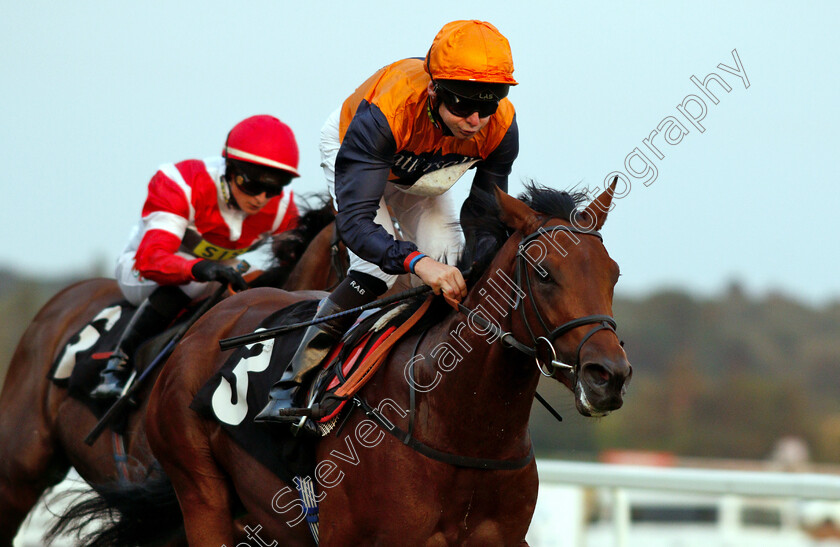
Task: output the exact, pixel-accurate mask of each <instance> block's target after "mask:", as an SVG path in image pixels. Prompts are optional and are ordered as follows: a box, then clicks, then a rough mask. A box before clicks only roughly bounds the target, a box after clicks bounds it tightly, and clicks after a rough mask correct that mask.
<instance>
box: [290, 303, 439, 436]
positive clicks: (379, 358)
mask: <svg viewBox="0 0 840 547" xmlns="http://www.w3.org/2000/svg"><path fill="white" fill-rule="evenodd" d="M431 301H432V299H431V297H429V298H427V299H426V300H425V301H424V302H423V303H422V304H421V305H420V307H419V308H417V309H415V310H411V309H410V307H408V305H401V306H396V307H393V308H385V309H380V310H376V311H375V312H374V313H372V314H371V315H370V316H369V317H365V316H363V317H362V318H360V319H359V321H357V323H356V325H354V326H353V328H351V329H350V331H348V333H347V334H346V335H345V336H344V338H343V339H342V340H341V342H339V343H338V344H337V345H336V346H335V347H334V348H333V350H332V351H331V352H330V353H329V354H328V355H327V357H326V358H325V359H324V361H323V362H322V364H321V371H320V372H319V373H318V374H316V375H314V378H313V380H312V381H311V384H310V386H309V391H308V394H307V399H306V400H307V401H308V405H307V407H308V408H309V410H310V413H309V416H310V417H311V418H313V419H315V420H316V421H317V422H318V423H319V424H329V423H331V422H332V425H331V426H324V427H321V428H320V429H321V433H322V435H323V434H326V433H327V432H329V430H330V429H332V427H334V423H335V418H337V416H338V414H339V413H340V412H341V410H342V409H343V408H344V405H345V404H346V403H347V401H348V400H349V399H350V398H351V397H352V396H353V395H355V394H356V392H357V391H359V389H361V388H362V387H363V386H364V385H365V384H366V383H367V382H368V380H370V378H372V377H373V375H374V373H375V372H376V371H377V370H378V369H379V366H380V365H381V364H382V363H383V362H384V361H385V357H387V356H388V353H389V352H390V350H391V348H392V347H393V346H394V344H396V343H397V341H399V340H400V338H402V337H403V335H405V333H407V332H408V331H409V330H411V328H412V327H413V326H414V325H416V324H417V322H418V321H419V320H420V319H421V318H422V317H423V315H424V314H425V313H426V311H427V310H428V309H429V305H430V304H431Z"/></svg>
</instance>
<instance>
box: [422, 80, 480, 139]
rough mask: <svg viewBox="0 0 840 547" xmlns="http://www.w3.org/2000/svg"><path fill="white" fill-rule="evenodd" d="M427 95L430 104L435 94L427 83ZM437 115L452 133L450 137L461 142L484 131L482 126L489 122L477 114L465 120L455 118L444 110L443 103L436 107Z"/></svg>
mask: <svg viewBox="0 0 840 547" xmlns="http://www.w3.org/2000/svg"><path fill="white" fill-rule="evenodd" d="M429 95H430V96H431V97H432V102H434V100H435V96H436V94H435V92H434V88H433V85H432V83H431V82H430V83H429ZM438 114H440V118H441V119H442V120H443V123H445V124H446V127H448V128H449V130H450V131H452V135H453V136H454V137H455V138H456V139H458V140H462V141H465V140H467V139H471V138H473V137H475V135H476V133H478V132H479V131H481V130H482V129H484V126H485V125H487V122H489V121H490V116H487V117H485V118H481V117H479V115H478V112H473V113H472V114H470V115H469V116H467V117H466V118H462V117H460V116H456V115H455V114H453V113H452V112H450V111H449V109H447V108H446V105H445V104H443V101H441V102H440V105H439V106H438Z"/></svg>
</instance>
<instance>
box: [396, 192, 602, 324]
mask: <svg viewBox="0 0 840 547" xmlns="http://www.w3.org/2000/svg"><path fill="white" fill-rule="evenodd" d="M470 199H471V200H474V201H473V206H474V207H475V208H476V210H479V211H481V213H482V214H480V215H476V216H475V217H473V218H471V219H465V220H464V223H463V228H464V233H465V234H466V235H467V242H466V246H465V247H464V251H463V252H462V253H461V257H460V259H459V260H458V268H459V269H460V270H461V271H462V272H466V279H465V281H466V282H467V287H468V288H469V287H472V286H473V285H475V283H476V282H477V281H478V280H479V279H480V278H481V276H482V275H483V274H484V272H485V270H487V268H488V267H489V266H490V262H492V260H493V258H494V257H495V256H496V253H498V252H499V249H501V248H502V245H504V244H505V242H506V241H507V240H508V238H509V237H510V236H511V234H512V232H513V231H512V230H511V229H510V228H509V227H508V226H507V225H505V223H504V222H502V219H501V218H500V216H501V212H500V209H499V204H498V203H496V198H495V196H494V195H492V194H488V193H484V192H482V193H479V194H478V195H473V196H471V197H470ZM519 200H521V201H523V202H524V203H525V204H526V205H528V207H530V208H531V209H533V210H534V211H535V212H536V213H538V214H539V215H542V216H545V217H548V218H559V219H562V220H566V221H569V222H571V220H572V217H573V216H574V215H575V211H576V209H577V208H578V206H579V205H580V204H581V203H583V202H585V201H586V194H585V193H583V192H568V191H565V190H555V189H554V188H549V187H548V186H543V185H541V184H538V183H536V182H534V181H528V182H527V183H525V191H524V192H523V193H522V194H520V195H519ZM423 299H424V297H422V296H421V297H418V298H417V299H416V302H415V303H413V306H412V307H411V310H409V311H413V309H416V308H417V307H419V306H420V304H421V303H422V302H423ZM451 311H452V308H450V307H449V305H448V304H446V302H445V301H444V300H443V299H442V298H438V299H436V300H435V301H434V302H433V303H432V306H431V308H430V309H429V311H428V312H427V313H426V315H424V316H423V319H422V320H421V321H420V322H418V324H417V325H415V327H414V329H412V330H425V329H427V328H428V327H429V326H430V325H433V324H436V323H438V322H440V321H441V320H442V319H443V317H444V316H445V315H447V314H448V313H449V312H451Z"/></svg>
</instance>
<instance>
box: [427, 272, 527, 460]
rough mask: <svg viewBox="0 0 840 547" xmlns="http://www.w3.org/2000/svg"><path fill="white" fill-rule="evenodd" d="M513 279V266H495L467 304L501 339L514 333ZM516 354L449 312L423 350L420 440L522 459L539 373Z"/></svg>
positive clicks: (468, 321) (476, 324)
mask: <svg viewBox="0 0 840 547" xmlns="http://www.w3.org/2000/svg"><path fill="white" fill-rule="evenodd" d="M512 272H513V267H512V266H511V265H507V267H500V266H499V265H496V262H495V261H494V265H491V267H490V268H489V269H488V271H487V272H486V273H485V275H484V276H483V277H482V279H481V280H480V281H479V282H478V283H477V284H476V286H475V287H473V288H472V289H471V291H470V294H469V296H468V298H467V299H466V300H465V302H464V305H465V306H466V307H468V308H470V309H471V310H474V313H475V314H481V315H483V316H484V317H490V318H492V319H493V320H494V321H495V322H496V323H497V324H498V325H499V326H500V327H501V329H502V331H503V332H504V331H510V330H512V329H511V322H512V319H513V313H514V312H513V307H514V305H515V301H516V288H515V287H516V285H515V283H514V282H513V279H512V275H511V274H512ZM512 351H513V350H506V349H505V348H503V347H502V344H501V342H500V341H499V340H498V339H497V337H496V335H495V334H493V333H490V332H488V331H487V330H486V329H482V328H481V326H480V325H479V324H478V323H476V321H475V320H474V319H473V320H470V318H469V317H468V316H466V315H464V314H461V313H451V314H450V315H449V316H448V317H447V318H446V320H444V321H443V322H442V323H441V324H439V325H438V326H436V327H434V328H433V329H432V330H430V331H429V332H428V333H427V334H426V339H425V341H424V342H423V343H422V344H421V346H420V348H419V351H418V356H419V355H422V360H421V361H418V364H417V368H418V376H421V377H422V380H421V379H420V378H418V382H417V384H415V385H418V384H422V385H423V386H425V387H426V391H423V392H419V393H418V396H417V409H418V412H419V414H418V420H417V424H418V428H420V429H418V433H420V434H421V435H423V436H424V437H426V436H433V437H434V438H435V439H436V440H438V441H439V440H441V439H446V440H448V441H450V442H451V443H457V444H458V445H461V446H468V445H471V444H473V445H476V446H480V447H481V446H483V447H485V450H486V447H492V446H496V447H499V448H500V449H501V450H502V451H503V452H504V451H505V450H508V451H509V452H510V453H508V454H499V456H500V457H506V456H514V455H519V456H521V454H519V452H521V450H522V447H523V446H524V445H525V443H526V441H527V440H528V418H529V415H530V409H531V404H532V403H533V399H534V393H535V392H536V386H537V382H538V380H539V374H537V371H536V367H530V368H529V367H527V366H526V365H525V363H526V362H527V361H529V360H531V359H530V358H529V357H527V356H525V355H523V354H518V353H511V352H512ZM428 386H433V387H431V388H428ZM421 389H422V388H421ZM418 391H419V390H418ZM455 416H457V419H453V417H455ZM424 428H425V429H426V431H423V429H424ZM479 450H481V448H479Z"/></svg>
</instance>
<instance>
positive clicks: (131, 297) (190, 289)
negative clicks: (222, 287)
mask: <svg viewBox="0 0 840 547" xmlns="http://www.w3.org/2000/svg"><path fill="white" fill-rule="evenodd" d="M134 253H135V251H133V250H132V251H126V252H124V253H123V254H121V255H120V257H119V258H117V266H116V268H115V270H114V277H116V278H117V284H118V285H119V286H120V289H121V290H122V293H123V296H125V299H126V300H128V301H129V302H131V303H132V304H133V305H135V306H139V305H140V304H141V303H142V302H143V300H145V299H146V298H148V297H149V295H150V294H152V291H154V290H155V289H156V288H157V287H158V284H157V283H155V282H154V281H150V280H148V279H143V278H141V277H140V274H139V273H138V272H137V271H136V270H135V269H134ZM179 254H180V253H179ZM183 256H184V257H185V258H188V259H192V258H195V257H193V256H189V255H183ZM214 285H215V286H218V285H216V284H215V283H202V282H199V281H192V282H190V283H187V284H186V285H181V286H180V288H181V290H182V291H184V293H185V294H186V295H187V296H189V297H190V298H193V299H195V298H199V297H204V296H209V295H210V292H211V291H212V289H213V286H214Z"/></svg>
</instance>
